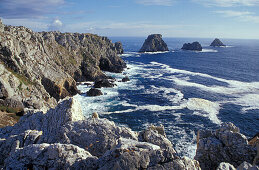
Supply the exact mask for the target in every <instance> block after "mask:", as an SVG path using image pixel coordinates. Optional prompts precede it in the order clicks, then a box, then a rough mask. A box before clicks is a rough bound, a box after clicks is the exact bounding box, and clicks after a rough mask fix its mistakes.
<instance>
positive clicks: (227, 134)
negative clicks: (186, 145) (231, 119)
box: [195, 123, 256, 169]
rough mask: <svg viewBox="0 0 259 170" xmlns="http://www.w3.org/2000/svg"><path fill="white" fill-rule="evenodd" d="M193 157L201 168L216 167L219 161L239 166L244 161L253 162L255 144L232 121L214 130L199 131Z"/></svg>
mask: <svg viewBox="0 0 259 170" xmlns="http://www.w3.org/2000/svg"><path fill="white" fill-rule="evenodd" d="M197 136H198V138H197V143H198V146H197V150H196V155H195V159H196V160H198V161H199V162H200V165H201V168H202V169H216V168H217V167H218V166H219V164H220V163H221V162H226V163H230V164H232V165H234V166H235V167H237V166H239V165H240V164H241V163H243V162H244V161H246V162H249V163H251V164H252V163H253V160H254V157H255V156H256V148H255V146H251V145H249V144H248V140H247V138H246V137H245V136H244V135H243V134H241V133H240V131H239V128H237V127H236V126H235V125H234V124H232V123H223V124H222V125H221V128H219V129H218V130H216V131H208V130H204V131H199V132H198V135H197Z"/></svg>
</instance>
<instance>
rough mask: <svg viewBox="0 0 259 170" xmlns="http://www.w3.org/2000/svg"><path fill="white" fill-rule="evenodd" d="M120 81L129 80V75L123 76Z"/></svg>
mask: <svg viewBox="0 0 259 170" xmlns="http://www.w3.org/2000/svg"><path fill="white" fill-rule="evenodd" d="M121 81H122V82H127V81H130V79H129V77H128V76H125V77H123V79H122V80H121Z"/></svg>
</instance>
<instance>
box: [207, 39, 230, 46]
mask: <svg viewBox="0 0 259 170" xmlns="http://www.w3.org/2000/svg"><path fill="white" fill-rule="evenodd" d="M210 46H212V47H222V46H226V45H225V44H223V43H222V42H221V41H220V40H219V39H218V38H216V39H215V40H214V41H213V42H212V43H211V44H210Z"/></svg>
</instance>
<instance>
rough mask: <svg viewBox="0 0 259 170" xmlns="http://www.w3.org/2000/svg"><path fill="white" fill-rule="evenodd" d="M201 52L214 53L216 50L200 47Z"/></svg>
mask: <svg viewBox="0 0 259 170" xmlns="http://www.w3.org/2000/svg"><path fill="white" fill-rule="evenodd" d="M200 52H201V53H216V52H218V50H215V49H202V51H200Z"/></svg>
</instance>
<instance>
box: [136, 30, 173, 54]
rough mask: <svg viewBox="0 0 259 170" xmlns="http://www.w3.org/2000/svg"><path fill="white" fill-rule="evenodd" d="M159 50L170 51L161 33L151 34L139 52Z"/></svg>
mask: <svg viewBox="0 0 259 170" xmlns="http://www.w3.org/2000/svg"><path fill="white" fill-rule="evenodd" d="M158 51H169V50H168V47H167V44H166V43H165V42H164V40H163V39H162V35H161V34H152V35H149V36H148V38H147V39H146V40H145V42H144V44H143V46H142V47H141V49H140V50H139V52H141V53H143V52H158Z"/></svg>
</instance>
